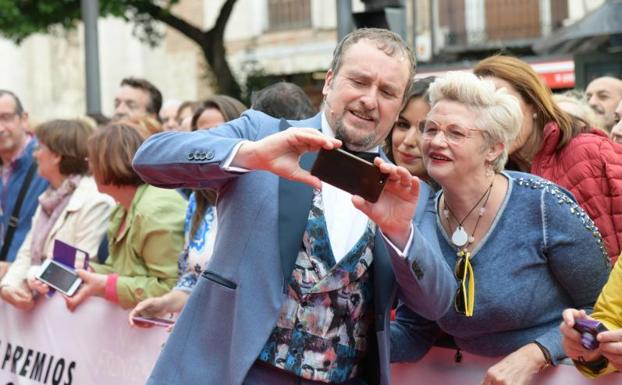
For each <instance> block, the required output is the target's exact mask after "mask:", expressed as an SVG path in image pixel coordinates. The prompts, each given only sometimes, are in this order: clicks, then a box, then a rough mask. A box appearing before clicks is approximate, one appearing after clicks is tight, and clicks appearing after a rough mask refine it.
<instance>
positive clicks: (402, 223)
mask: <svg viewBox="0 0 622 385" xmlns="http://www.w3.org/2000/svg"><path fill="white" fill-rule="evenodd" d="M374 164H375V165H376V166H377V167H378V168H379V169H380V172H382V173H383V174H387V175H388V177H387V180H386V183H385V186H384V189H383V191H382V193H381V194H380V197H379V199H378V201H377V202H375V203H372V202H369V201H366V200H364V199H363V198H362V197H360V196H353V197H352V203H353V204H354V207H356V208H357V209H359V210H361V211H362V212H363V213H365V215H367V216H368V217H369V218H370V219H371V220H372V221H374V223H376V224H377V225H378V227H380V230H382V233H383V234H384V235H385V236H386V237H387V238H389V240H391V242H393V244H394V245H395V246H396V247H398V248H399V249H404V247H406V243H407V242H408V239H409V238H410V230H411V225H412V219H413V217H414V216H415V211H416V209H417V202H418V200H419V178H417V177H415V176H412V175H411V174H410V172H409V171H408V170H407V169H405V168H404V167H400V166H396V165H394V164H391V163H388V162H385V161H384V160H382V159H381V158H376V159H375V160H374Z"/></svg>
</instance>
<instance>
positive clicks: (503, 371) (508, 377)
mask: <svg viewBox="0 0 622 385" xmlns="http://www.w3.org/2000/svg"><path fill="white" fill-rule="evenodd" d="M545 364H546V358H545V357H544V354H542V351H541V350H540V348H539V347H538V345H536V344H535V343H530V344H527V345H525V346H523V347H522V348H520V349H518V350H517V351H515V352H513V353H511V354H510V355H508V356H507V357H505V358H504V359H502V360H501V361H499V362H498V363H497V364H495V365H494V366H492V367H490V368H488V371H487V372H486V377H484V381H483V382H482V385H526V384H529V383H530V382H531V378H532V377H533V375H534V374H537V373H538V372H539V371H540V369H541V368H542V367H544V365H545Z"/></svg>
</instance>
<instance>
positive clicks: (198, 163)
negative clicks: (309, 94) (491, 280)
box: [134, 110, 456, 385]
mask: <svg viewBox="0 0 622 385" xmlns="http://www.w3.org/2000/svg"><path fill="white" fill-rule="evenodd" d="M320 122H321V119H320V115H319V114H318V115H317V116H315V117H314V118H311V119H308V120H304V121H292V122H289V124H291V125H292V126H299V127H315V128H320V124H321V123H320ZM278 131H279V120H277V119H274V118H272V117H269V116H268V115H265V114H263V113H260V112H257V111H253V110H250V111H247V112H246V113H244V114H243V115H242V117H241V118H239V119H236V120H234V121H231V122H229V123H227V124H225V125H222V126H220V127H218V128H215V129H211V130H208V131H196V132H192V133H183V132H166V133H162V134H158V135H155V136H153V137H151V138H150V139H149V140H148V141H147V142H146V143H145V144H143V146H142V147H141V148H140V149H139V151H138V152H137V154H136V157H135V158H134V168H135V170H136V171H137V172H138V173H139V174H140V176H141V177H142V178H143V179H144V180H145V181H146V182H148V183H151V184H154V185H157V186H161V187H169V188H179V187H190V188H201V187H209V188H213V189H216V190H218V202H217V207H218V237H217V239H216V244H215V247H214V255H213V257H212V259H211V261H210V262H209V264H208V265H207V266H206V270H205V272H204V273H203V275H202V276H201V278H200V279H199V283H198V285H197V286H196V287H195V288H194V290H193V292H192V295H191V296H190V299H189V301H188V303H187V304H186V306H185V308H184V310H183V312H182V314H181V315H180V318H179V320H178V321H177V324H176V326H175V328H174V330H173V332H172V334H171V336H170V338H169V340H168V342H167V343H166V346H165V347H164V350H163V352H162V354H161V355H160V357H159V359H158V361H157V363H156V366H155V368H154V370H153V372H152V374H151V377H150V378H149V381H148V383H149V384H152V385H155V384H163V385H164V384H167V385H168V384H210V385H211V384H219V385H220V384H228V385H239V384H241V383H242V382H243V380H244V378H245V376H246V373H247V372H248V370H249V368H250V367H251V365H253V363H254V361H255V360H256V358H257V356H258V355H259V352H260V351H261V349H262V348H263V346H264V344H265V343H266V340H267V338H268V336H269V335H270V333H271V332H272V329H273V328H274V326H275V324H276V321H277V318H278V316H279V312H280V309H281V306H282V304H283V300H284V299H285V295H284V292H285V289H286V282H288V280H289V277H290V275H291V272H292V270H293V267H294V262H295V259H296V256H297V253H298V251H299V248H300V245H301V240H302V235H303V232H304V229H305V226H306V223H307V217H308V214H309V210H310V208H311V201H312V194H313V190H312V188H311V187H310V186H307V185H305V184H302V183H298V182H292V181H289V180H286V179H283V178H279V177H278V176H275V175H274V174H271V173H269V172H265V171H253V172H249V173H243V174H238V173H231V172H227V171H225V170H223V169H222V168H221V164H222V162H223V161H224V160H225V159H226V158H227V156H228V155H229V154H230V153H231V151H232V150H233V148H234V147H235V145H236V144H237V143H239V142H240V141H241V140H244V139H246V140H251V141H255V140H259V139H261V138H263V137H265V136H267V135H271V134H274V133H276V132H278ZM314 159H315V153H307V154H305V155H304V156H303V157H302V159H301V164H302V166H303V167H305V168H310V166H311V165H312V163H313V160H314ZM422 189H423V194H426V192H428V191H429V190H428V189H427V188H426V187H425V186H424V187H423V188H422ZM372 266H373V280H374V302H375V306H374V309H375V310H374V311H375V317H374V320H375V323H374V327H375V329H376V333H375V336H376V340H375V341H370V346H374V345H375V342H377V345H376V346H377V349H373V348H371V349H370V354H369V355H368V356H369V358H368V360H369V361H370V362H368V363H366V364H364V365H361V367H362V368H363V369H364V370H365V371H366V372H365V373H364V374H363V375H364V376H365V377H366V378H367V381H368V383H369V384H370V385H371V384H383V385H389V384H390V378H389V376H390V371H389V340H390V338H389V333H390V331H389V311H390V309H391V305H392V303H393V299H394V296H395V293H396V288H397V285H396V284H395V283H396V278H397V282H399V285H400V289H401V291H402V292H403V294H404V295H402V296H401V298H402V299H403V300H404V301H405V302H407V303H408V304H409V305H411V306H412V307H413V309H414V310H416V311H418V312H419V313H420V314H422V315H425V316H426V317H428V318H431V319H438V318H439V317H440V316H442V315H443V314H445V312H446V311H447V309H448V308H449V306H450V303H451V301H452V298H453V294H454V291H455V285H456V284H455V279H454V277H453V273H452V272H451V270H450V268H449V266H448V265H447V264H446V263H445V262H444V260H443V259H442V257H441V256H440V255H438V254H437V253H436V252H433V251H432V249H431V248H430V247H429V246H428V245H427V243H426V241H425V240H424V239H423V238H422V236H421V233H420V232H419V231H418V230H417V229H416V228H415V232H414V241H413V245H412V247H411V249H410V252H409V255H408V258H407V259H404V258H401V257H400V256H399V255H397V254H396V253H394V252H393V250H392V249H391V248H390V246H388V245H386V243H385V241H384V238H383V237H382V236H381V234H380V232H378V233H377V237H376V240H375V248H374V261H373V264H372ZM394 271H395V274H394V273H393V272H394ZM370 334H371V335H373V334H374V333H370Z"/></svg>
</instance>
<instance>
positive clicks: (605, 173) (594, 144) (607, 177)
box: [474, 56, 622, 262]
mask: <svg viewBox="0 0 622 385" xmlns="http://www.w3.org/2000/svg"><path fill="white" fill-rule="evenodd" d="M474 72H475V74H476V75H478V76H480V77H485V78H490V79H491V80H493V81H494V82H495V84H496V85H497V87H498V88H500V87H504V88H506V89H507V90H508V92H510V93H511V94H513V95H514V96H516V97H517V98H518V100H519V102H520V105H521V109H522V110H523V126H522V128H521V131H520V133H519V135H518V137H517V138H516V140H515V141H514V143H513V144H512V146H511V148H510V163H509V164H508V166H510V168H512V166H513V168H515V169H518V170H520V171H527V172H531V173H532V174H536V175H538V176H541V177H543V178H546V179H549V180H551V181H553V182H555V183H557V184H559V185H561V186H563V187H565V188H566V189H568V190H570V191H571V192H572V194H573V195H574V196H575V198H576V199H577V201H578V203H579V205H581V207H583V209H584V210H585V211H587V213H588V214H589V215H590V217H591V218H592V219H593V220H594V222H595V223H596V225H597V226H598V228H599V230H600V232H601V234H602V236H603V239H604V240H605V247H606V248H607V251H608V254H609V258H610V259H611V261H612V262H615V260H616V259H617V257H618V255H619V254H620V249H621V246H622V146H621V145H619V144H617V143H614V142H612V141H611V140H610V139H609V138H608V137H607V136H606V134H604V133H603V132H602V131H600V130H597V129H593V128H591V127H585V125H583V124H581V123H580V121H579V120H578V119H575V118H573V117H572V116H570V115H569V114H566V113H565V112H563V111H562V110H561V109H560V108H559V107H558V106H557V104H555V102H554V101H553V98H552V94H551V90H550V89H549V88H548V87H547V86H545V85H544V83H543V82H542V80H540V77H539V76H538V74H536V72H535V71H534V70H533V69H532V68H531V66H529V64H527V63H525V62H523V61H522V60H519V59H517V58H514V57H510V56H492V57H489V58H487V59H484V60H482V61H481V62H479V63H478V64H477V65H476V66H475V68H474Z"/></svg>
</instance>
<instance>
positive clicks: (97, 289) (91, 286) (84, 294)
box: [65, 269, 108, 311]
mask: <svg viewBox="0 0 622 385" xmlns="http://www.w3.org/2000/svg"><path fill="white" fill-rule="evenodd" d="M76 272H77V273H78V275H79V276H80V278H82V285H81V286H80V288H79V289H78V291H77V292H76V294H75V295H74V296H73V297H65V303H66V304H67V308H68V309H69V310H71V311H74V310H76V308H77V307H78V305H80V304H81V303H82V302H84V300H86V299H87V298H89V297H90V296H92V295H96V296H98V297H103V296H104V293H105V292H106V281H107V280H108V276H107V275H105V274H97V273H91V272H89V271H86V270H82V269H78V270H76Z"/></svg>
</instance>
